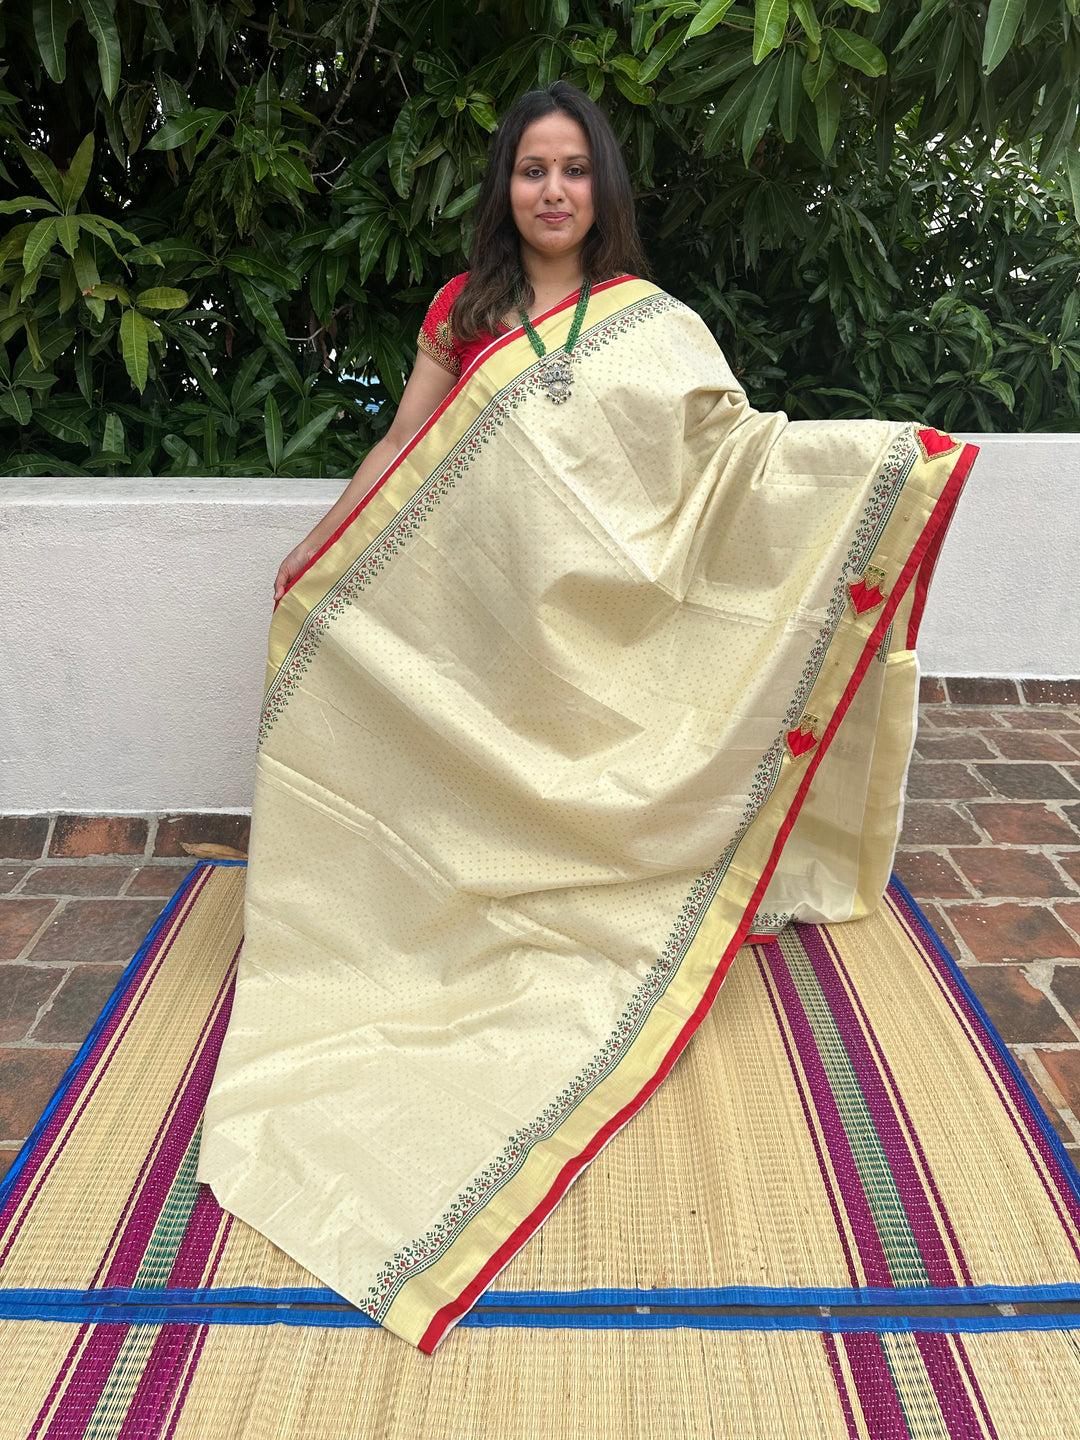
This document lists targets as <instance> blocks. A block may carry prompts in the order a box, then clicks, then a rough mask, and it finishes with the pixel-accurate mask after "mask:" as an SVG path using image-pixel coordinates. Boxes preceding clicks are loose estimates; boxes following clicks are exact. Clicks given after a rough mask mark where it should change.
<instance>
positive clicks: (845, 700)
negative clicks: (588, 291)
mask: <svg viewBox="0 0 1080 1440" xmlns="http://www.w3.org/2000/svg"><path fill="white" fill-rule="evenodd" d="M612 283H617V282H612ZM485 353H486V352H485ZM479 358H482V357H479ZM977 453H978V450H977V447H975V446H973V445H969V444H964V445H963V447H962V449H961V451H960V454H959V455H958V457H957V460H956V463H955V464H954V466H953V468H952V470H951V471H950V474H949V478H948V480H947V481H946V482H945V485H944V486H943V487H942V490H941V493H940V495H939V496H938V498H937V500H936V502H935V504H934V507H933V509H932V510H931V512H930V515H929V517H928V519H927V521H926V524H925V525H924V526H923V529H922V532H921V534H920V535H919V538H918V539H917V540H916V542H915V544H914V545H913V546H912V547H911V550H910V551H909V554H908V557H907V559H906V560H905V562H904V565H903V568H902V569H901V571H900V574H899V575H898V576H897V579H896V581H895V582H894V583H893V585H892V587H891V590H890V593H889V596H888V599H887V600H886V602H885V605H884V606H883V608H882V610H881V613H880V615H879V616H878V618H877V621H876V623H875V624H874V626H873V628H872V629H871V631H870V634H869V635H868V637H867V639H866V641H865V642H864V645H863V649H862V652H861V654H860V656H859V660H858V662H857V663H856V665H855V668H854V670H853V671H852V674H851V676H850V678H849V680H848V682H847V685H846V686H845V688H844V691H843V693H842V695H841V697H840V700H839V702H838V703H837V705H836V708H835V709H834V711H833V714H832V716H831V718H830V720H829V723H828V725H827V726H826V727H825V730H824V732H823V734H822V735H821V737H820V740H819V742H818V744H817V746H816V747H815V749H814V751H813V754H812V756H811V758H810V760H809V762H808V764H807V768H806V772H805V774H804V775H803V778H802V780H801V782H800V784H799V787H798V789H797V790H796V792H795V795H794V798H793V800H792V803H791V806H790V808H789V810H788V813H787V815H786V816H785V817H784V819H783V820H782V821H781V823H780V826H779V828H778V830H777V834H776V838H775V840H774V842H773V845H772V849H771V850H770V852H769V857H768V860H767V861H766V862H765V865H764V866H763V868H762V871H761V874H760V876H759V878H758V881H757V883H756V885H755V887H754V890H753V892H752V894H751V896H750V899H749V901H748V903H747V905H746V907H745V909H744V911H743V915H742V918H741V919H740V921H739V923H738V925H737V926H736V929H735V931H734V933H733V935H732V938H731V940H730V941H729V942H728V945H727V946H726V948H725V950H724V952H723V954H722V955H721V957H720V960H719V962H718V963H717V965H716V968H715V970H714V971H713V974H712V977H711V979H710V980H709V983H708V985H707V986H706V988H705V990H704V992H703V994H702V996H701V999H700V1000H699V1002H698V1004H697V1006H696V1007H695V1009H694V1010H693V1012H692V1013H691V1014H690V1016H689V1017H688V1018H687V1020H686V1021H685V1023H684V1024H683V1026H682V1029H681V1030H680V1031H679V1033H678V1035H677V1036H676V1038H675V1040H674V1041H673V1043H672V1044H671V1046H670V1048H669V1049H668V1051H667V1053H666V1054H665V1055H664V1057H663V1058H662V1060H661V1062H660V1064H659V1065H658V1066H657V1068H656V1070H655V1071H654V1072H653V1074H652V1075H651V1076H650V1077H649V1079H648V1080H647V1081H646V1082H645V1084H644V1085H643V1086H642V1087H641V1088H640V1090H639V1091H638V1092H637V1094H636V1095H634V1096H633V1097H631V1099H630V1100H628V1101H627V1103H626V1104H625V1105H624V1106H623V1107H622V1108H621V1109H620V1110H619V1111H617V1112H616V1113H615V1114H614V1115H613V1116H612V1117H611V1118H610V1119H609V1120H608V1121H607V1122H606V1123H605V1124H604V1125H602V1126H601V1127H600V1129H599V1130H598V1131H597V1132H596V1134H595V1135H594V1136H593V1138H592V1140H590V1141H589V1142H588V1143H587V1144H586V1145H585V1146H584V1147H583V1148H582V1149H581V1150H580V1151H579V1152H578V1154H577V1155H575V1156H572V1157H571V1158H570V1159H569V1160H567V1161H566V1163H565V1164H564V1165H563V1167H562V1169H561V1170H560V1171H559V1173H558V1175H557V1176H556V1179H555V1181H554V1183H553V1184H552V1186H551V1187H550V1189H549V1190H548V1192H547V1194H546V1195H545V1196H544V1197H543V1199H542V1200H541V1201H540V1203H539V1204H538V1205H537V1206H535V1208H534V1209H533V1210H532V1211H531V1212H530V1213H529V1214H528V1215H527V1216H526V1217H525V1218H524V1219H523V1220H521V1221H520V1222H519V1224H518V1225H517V1226H516V1228H515V1229H514V1230H513V1231H512V1232H511V1234H510V1235H509V1236H507V1238H506V1240H504V1241H503V1243H502V1245H500V1246H499V1248H498V1249H497V1250H496V1251H494V1253H493V1254H492V1255H491V1256H490V1257H489V1258H488V1260H487V1261H486V1262H485V1264H484V1265H483V1266H482V1267H481V1268H480V1269H479V1270H478V1271H477V1273H476V1275H475V1276H474V1278H473V1279H472V1280H471V1281H470V1282H469V1283H468V1284H467V1285H466V1286H464V1287H463V1289H462V1290H461V1291H460V1292H459V1293H458V1295H457V1296H456V1297H455V1299H453V1300H451V1301H449V1302H448V1303H447V1304H446V1305H444V1306H443V1307H442V1308H441V1309H440V1310H438V1311H437V1312H436V1313H435V1315H434V1316H433V1317H432V1319H431V1321H430V1323H429V1324H428V1327H427V1329H426V1330H425V1331H424V1334H423V1336H422V1337H421V1339H420V1341H419V1342H418V1346H417V1348H418V1349H419V1350H421V1351H422V1352H423V1353H424V1354H426V1355H430V1354H432V1353H433V1352H434V1351H435V1349H436V1347H437V1346H438V1345H439V1343H440V1342H441V1341H442V1340H443V1339H444V1338H445V1336H446V1335H447V1333H448V1332H449V1331H450V1330H451V1329H452V1328H453V1326H454V1325H455V1324H456V1322H457V1321H458V1320H460V1319H461V1317H462V1316H463V1315H464V1314H466V1313H467V1311H468V1310H469V1309H471V1307H472V1306H473V1304H475V1302H476V1300H477V1299H478V1298H479V1296H480V1295H481V1294H482V1293H483V1292H484V1290H486V1289H487V1287H488V1286H489V1285H490V1284H491V1282H492V1280H494V1279H495V1277H496V1275H498V1273H499V1271H500V1270H502V1269H503V1268H504V1267H505V1266H506V1265H507V1264H508V1263H509V1262H510V1260H511V1259H512V1258H513V1257H514V1255H515V1254H516V1253H517V1252H518V1250H520V1249H521V1247H522V1246H523V1245H524V1244H525V1243H526V1241H528V1240H529V1239H530V1238H531V1237H532V1235H533V1234H534V1233H535V1232H536V1230H538V1229H539V1227H540V1226H541V1224H542V1223H543V1222H544V1220H545V1219H546V1218H547V1217H548V1215H549V1214H550V1213H551V1211H552V1210H553V1209H554V1208H555V1206H556V1205H557V1204H558V1202H559V1201H560V1200H561V1199H562V1197H563V1195H564V1194H565V1193H566V1191H567V1190H568V1189H569V1187H570V1185H571V1184H572V1183H573V1181H574V1180H575V1179H576V1178H577V1176H578V1175H580V1174H581V1173H582V1171H583V1170H584V1169H585V1168H586V1167H587V1166H588V1165H589V1164H590V1163H591V1162H592V1161H593V1160H594V1159H595V1158H596V1156H597V1155H599V1153H600V1151H601V1150H602V1149H603V1148H604V1146H605V1145H607V1144H608V1142H609V1141H610V1140H611V1139H612V1138H613V1137H614V1136H615V1135H616V1134H617V1133H618V1131H619V1130H621V1129H622V1127H623V1126H624V1125H626V1124H627V1123H628V1122H629V1121H630V1120H631V1119H632V1118H633V1117H634V1115H635V1114H636V1113H637V1112H638V1111H639V1110H640V1109H641V1108H642V1106H643V1105H644V1104H645V1102H646V1101H647V1100H648V1099H649V1097H650V1096H651V1095H652V1094H653V1093H654V1091H655V1090H656V1089H657V1088H658V1087H659V1085H660V1084H661V1083H662V1081H663V1080H664V1079H665V1077H666V1076H667V1075H668V1073H669V1072H670V1070H671V1068H672V1066H673V1065H674V1064H675V1062H676V1060H677V1059H678V1058H679V1056H680V1055H681V1054H682V1052H683V1050H684V1049H685V1048H686V1046H687V1044H688V1043H689V1041H690V1040H691V1038H692V1037H693V1035H694V1033H695V1032H696V1031H697V1029H698V1028H699V1026H700V1025H701V1022H702V1021H703V1020H704V1018H705V1016H706V1015H707V1014H708V1011H709V1009H710V1007H711V1006H712V1004H713V1001H714V1000H715V999H716V995H717V993H718V992H719V989H720V986H721V985H722V983H723V981H724V978H725V977H726V975H727V972H728V970H729V969H730V967H731V964H732V962H733V960H734V958H735V955H736V954H737V952H738V950H739V948H740V947H741V946H742V945H743V944H744V943H746V938H747V935H748V933H749V931H750V927H751V925H752V923H753V919H754V917H755V916H756V914H757V907H758V904H759V903H760V900H761V897H762V896H763V895H764V893H765V891H766V889H767V888H768V884H769V881H770V880H771V879H772V876H773V873H774V871H775V869H776V866H777V865H778V863H779V860H780V856H781V854H782V852H783V849H784V846H785V844H786V843H787V839H788V836H789V835H790V833H791V831H792V829H793V828H794V825H795V822H796V820H797V819H798V815H799V812H800V810H801V809H802V806H803V803H804V801H805V799H806V795H807V793H808V791H809V788H810V785H811V783H812V781H813V778H814V775H815V774H816V772H817V768H818V766H819V765H820V764H821V761H822V759H823V758H824V755H825V753H826V751H827V750H828V748H829V746H830V744H831V743H832V740H833V737H834V736H835V734H836V732H837V730H838V729H839V727H840V724H841V722H842V720H843V719H844V716H845V715H846V714H847V711H848V709H849V708H850V706H851V703H852V701H853V700H854V698H855V695H856V694H857V693H858V690H859V687H860V685H861V684H862V682H863V679H864V678H865V676H866V672H867V670H868V669H869V668H870V665H871V664H872V662H873V660H874V657H875V655H876V654H877V652H878V650H879V649H880V646H881V643H882V640H883V638H884V636H885V633H886V631H887V630H888V628H889V626H890V625H891V624H892V622H893V618H894V616H895V614H896V612H897V610H898V608H899V606H900V603H901V601H902V600H903V599H904V598H905V596H906V595H907V592H908V589H909V587H910V586H911V584H912V582H913V580H918V579H919V578H921V577H922V570H923V567H924V564H926V562H929V563H928V567H927V568H928V573H927V574H926V576H925V579H923V581H922V587H921V597H922V601H923V603H925V595H926V590H927V588H928V586H929V580H930V573H932V570H933V565H934V562H935V561H936V558H937V554H938V552H939V550H940V546H941V542H942V539H943V537H944V532H945V530H946V528H947V527H948V523H949V521H950V520H951V518H952V515H953V512H954V510H955V507H956V502H957V499H958V498H959V495H960V491H961V489H962V488H963V485H964V482H965V480H966V479H967V476H968V473H969V472H970V470H971V466H972V464H973V463H974V460H975V456H976V455H977ZM918 599H919V591H917V592H916V601H918ZM921 609H922V607H921V606H920V607H919V612H918V613H919V616H921ZM916 628H917V622H916ZM910 633H911V630H910V628H909V635H910Z"/></svg>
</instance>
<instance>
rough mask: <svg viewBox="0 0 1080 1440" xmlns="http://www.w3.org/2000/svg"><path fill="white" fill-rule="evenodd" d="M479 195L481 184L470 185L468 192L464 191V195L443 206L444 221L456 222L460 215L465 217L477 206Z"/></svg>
mask: <svg viewBox="0 0 1080 1440" xmlns="http://www.w3.org/2000/svg"><path fill="white" fill-rule="evenodd" d="M474 173H475V172H474ZM479 194H480V186H479V184H476V185H470V186H469V188H468V189H467V190H463V191H462V193H461V194H460V195H459V196H458V197H457V198H456V199H455V200H451V201H450V203H449V205H444V206H443V211H442V217H443V219H444V220H455V219H456V218H457V217H458V216H459V215H463V214H464V213H465V211H466V210H471V209H472V207H473V206H474V205H475V204H476V200H477V196H478V195H479Z"/></svg>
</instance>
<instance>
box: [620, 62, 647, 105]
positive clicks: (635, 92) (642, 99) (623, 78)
mask: <svg viewBox="0 0 1080 1440" xmlns="http://www.w3.org/2000/svg"><path fill="white" fill-rule="evenodd" d="M615 84H616V87H617V88H618V89H619V90H621V91H622V93H623V94H624V95H625V96H626V98H627V100H629V101H630V103H631V104H632V105H651V104H652V101H653V91H652V89H651V87H650V86H648V85H641V84H639V83H638V81H637V80H635V79H634V78H633V76H631V75H627V74H626V73H625V72H624V71H622V70H616V71H615Z"/></svg>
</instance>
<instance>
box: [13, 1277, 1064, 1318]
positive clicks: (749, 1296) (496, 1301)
mask: <svg viewBox="0 0 1080 1440" xmlns="http://www.w3.org/2000/svg"><path fill="white" fill-rule="evenodd" d="M1071 1300H1077V1301H1080V1285H1076V1284H1069V1285H976V1286H967V1287H961V1286H955V1287H949V1288H946V1287H944V1286H942V1287H939V1288H938V1289H931V1288H918V1289H907V1290H887V1289H865V1290H847V1289H839V1288H827V1287H825V1286H806V1287H804V1288H802V1289H797V1288H790V1289H785V1288H779V1287H766V1286H758V1287H754V1286H749V1285H729V1286H725V1287H723V1288H713V1289H709V1288H706V1287H689V1286H688V1287H686V1288H684V1289H663V1290H660V1289H657V1290H631V1289H622V1290H620V1289H593V1290H487V1291H485V1292H484V1294H483V1295H481V1296H480V1298H479V1299H478V1300H477V1301H476V1307H477V1308H479V1309H482V1310H493V1309H494V1310H499V1309H503V1308H505V1307H506V1306H508V1305H514V1306H520V1305H525V1306H531V1307H532V1308H534V1309H548V1308H550V1307H552V1306H558V1307H560V1308H563V1309H582V1308H585V1307H587V1306H594V1305H609V1306H615V1305H649V1306H662V1307H664V1308H667V1309H681V1308H686V1307H700V1306H706V1305H708V1306H713V1305H766V1306H777V1307H779V1306H785V1305H866V1306H872V1305H914V1306H924V1305H935V1306H939V1305H1031V1304H1040V1303H1046V1302H1067V1301H1071ZM348 1304H349V1301H348V1300H346V1299H344V1297H343V1296H341V1295H338V1294H337V1293H336V1292H335V1291H333V1290H327V1289H321V1288H314V1287H312V1288H310V1289H301V1288H299V1287H292V1288H282V1289H280V1290H273V1289H269V1288H266V1287H262V1286H256V1285H242V1286H234V1287H227V1286H222V1287H220V1288H219V1287H208V1288H203V1289H198V1290H174V1289H168V1290H156V1289H138V1290H136V1289H124V1288H121V1287H118V1286H116V1287H110V1288H107V1289H101V1290H53V1289H41V1290H36V1289H15V1288H13V1289H10V1290H6V1289H5V1290H0V1314H2V1313H3V1307H4V1306H5V1305H15V1306H18V1307H19V1308H20V1310H25V1309H27V1308H33V1307H35V1306H36V1307H38V1308H41V1309H52V1308H54V1307H56V1306H66V1307H73V1306H77V1307H80V1308H82V1309H86V1308H91V1309H93V1308H95V1307H99V1306H117V1305H122V1306H125V1307H126V1308H128V1309H132V1308H135V1309H138V1308H140V1307H142V1308H146V1307H149V1308H151V1309H154V1310H159V1309H161V1308H163V1307H166V1306H173V1305H186V1306H191V1305H195V1306H199V1307H200V1308H202V1309H206V1310H214V1311H216V1310H219V1309H220V1310H224V1309H226V1308H227V1307H230V1306H232V1305H255V1306H263V1307H269V1308H272V1309H281V1308H283V1307H288V1306H292V1305H348Z"/></svg>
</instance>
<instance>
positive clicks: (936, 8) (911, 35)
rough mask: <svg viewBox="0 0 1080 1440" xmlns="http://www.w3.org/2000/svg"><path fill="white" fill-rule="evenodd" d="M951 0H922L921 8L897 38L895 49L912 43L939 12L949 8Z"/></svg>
mask: <svg viewBox="0 0 1080 1440" xmlns="http://www.w3.org/2000/svg"><path fill="white" fill-rule="evenodd" d="M950 3H951V0H923V3H922V8H921V9H920V10H919V13H918V14H917V15H916V16H915V18H914V19H913V20H912V22H911V24H910V25H909V26H908V27H907V29H906V30H905V31H904V33H903V34H902V35H901V36H900V39H899V40H897V42H896V44H895V46H894V47H893V48H894V49H895V50H904V49H906V48H907V47H908V46H909V45H914V43H915V41H916V40H918V39H919V38H920V37H921V36H922V34H923V31H925V30H927V29H929V28H930V27H931V26H932V25H934V23H935V22H936V21H937V20H938V18H939V17H940V16H941V14H942V13H943V12H944V11H946V10H947V9H948V8H949V5H950Z"/></svg>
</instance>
